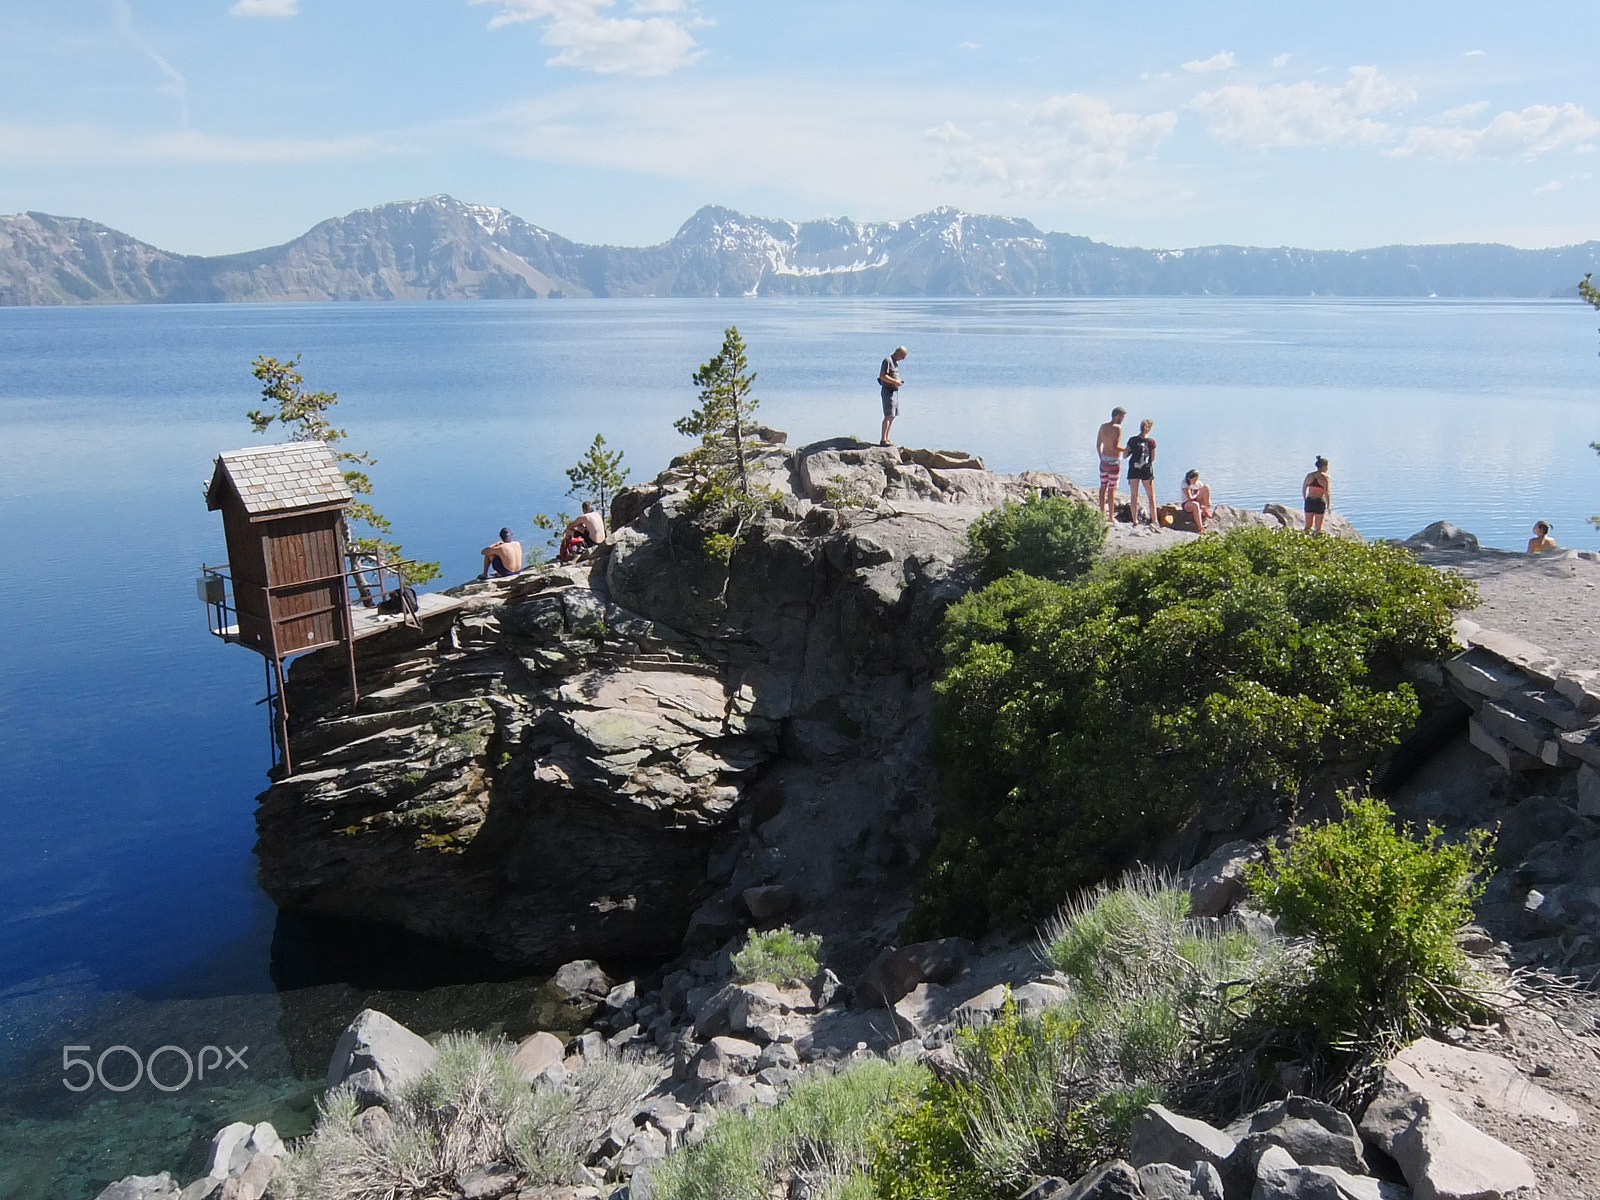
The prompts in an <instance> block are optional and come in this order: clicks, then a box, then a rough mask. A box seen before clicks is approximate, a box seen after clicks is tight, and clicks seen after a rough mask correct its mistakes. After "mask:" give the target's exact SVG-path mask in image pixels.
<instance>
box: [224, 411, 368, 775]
mask: <svg viewBox="0 0 1600 1200" xmlns="http://www.w3.org/2000/svg"><path fill="white" fill-rule="evenodd" d="M353 499H354V496H353V495H352V493H351V491H350V486H349V484H347V483H346V482H345V478H344V475H343V473H342V472H341V471H340V470H339V463H338V460H337V459H336V458H335V457H334V454H333V451H332V450H331V449H329V448H328V446H327V445H326V444H325V443H323V442H314V441H313V442H289V443H286V444H284V445H281V446H253V447H250V448H249V449H245V450H230V451H227V452H226V453H224V454H221V455H219V456H218V457H217V461H216V469H215V471H214V472H213V473H212V476H211V484H210V486H209V487H208V488H207V489H206V507H207V508H209V509H211V510H212V511H213V512H215V511H217V510H219V509H220V510H221V512H222V525H223V530H224V533H225V535H226V537H227V542H228V564H227V566H226V567H225V568H208V569H207V575H206V578H205V579H203V580H202V581H201V583H202V588H205V587H207V586H208V585H211V586H214V587H215V588H216V589H217V590H218V595H217V596H215V597H212V596H210V595H205V596H203V598H205V599H206V600H207V601H208V602H209V603H212V604H213V605H214V606H216V607H217V608H218V611H219V612H223V611H225V610H226V608H227V607H229V605H228V604H227V601H226V600H225V598H224V592H223V589H224V587H225V585H226V583H227V582H229V581H231V584H232V592H233V594H232V597H231V600H232V604H231V607H232V609H233V617H234V619H233V621H232V622H231V623H227V622H225V621H224V622H219V626H220V627H219V628H218V629H216V630H214V632H217V633H219V635H220V636H222V637H224V638H226V639H227V640H228V641H233V642H238V643H239V644H240V645H242V646H247V647H249V648H250V649H252V650H255V651H257V652H258V653H259V654H261V655H262V656H263V657H264V658H266V659H267V661H268V663H269V664H270V666H271V668H272V679H273V682H274V683H275V685H276V688H275V690H276V694H277V704H276V708H277V717H278V720H277V722H276V723H277V724H278V726H279V735H280V740H281V744H282V751H283V757H284V763H285V766H286V767H287V768H288V769H290V770H292V765H291V764H290V763H289V734H288V714H287V711H286V705H285V704H284V702H283V663H284V660H285V659H287V658H289V657H290V656H291V655H294V654H299V653H302V652H303V651H307V650H319V649H321V648H323V647H325V646H337V645H344V646H346V647H347V648H348V649H349V659H350V689H351V693H352V695H354V693H355V686H356V681H355V654H354V636H353V631H352V618H351V611H350V598H349V586H348V578H349V568H348V567H347V565H346V560H345V540H344V513H345V509H346V508H347V507H349V505H350V502H351V501H352V500H353Z"/></svg>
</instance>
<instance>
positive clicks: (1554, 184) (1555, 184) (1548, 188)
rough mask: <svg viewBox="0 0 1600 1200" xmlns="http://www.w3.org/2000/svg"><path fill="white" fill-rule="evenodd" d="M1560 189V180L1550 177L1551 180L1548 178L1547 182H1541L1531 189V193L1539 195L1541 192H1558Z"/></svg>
mask: <svg viewBox="0 0 1600 1200" xmlns="http://www.w3.org/2000/svg"><path fill="white" fill-rule="evenodd" d="M1560 190H1561V180H1559V179H1552V180H1550V182H1549V183H1541V184H1540V185H1539V186H1538V187H1536V188H1534V189H1533V194H1534V195H1535V196H1537V195H1540V194H1541V193H1543V192H1559V191H1560Z"/></svg>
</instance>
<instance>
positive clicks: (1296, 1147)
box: [1234, 1096, 1367, 1175]
mask: <svg viewBox="0 0 1600 1200" xmlns="http://www.w3.org/2000/svg"><path fill="white" fill-rule="evenodd" d="M1269 1145H1270V1146H1281V1147H1282V1148H1283V1149H1285V1150H1287V1151H1288V1152H1289V1153H1290V1154H1291V1155H1293V1157H1294V1160H1295V1162H1296V1163H1298V1164H1300V1165H1301V1166H1324V1167H1338V1168H1339V1169H1341V1170H1344V1171H1349V1172H1351V1173H1352V1174H1357V1175H1360V1174H1365V1173H1366V1169H1367V1164H1366V1159H1365V1157H1364V1156H1363V1154H1362V1146H1361V1138H1360V1136H1359V1135H1358V1134H1357V1133H1356V1127H1355V1123H1354V1122H1352V1121H1351V1120H1350V1118H1349V1117H1347V1116H1345V1114H1344V1113H1342V1112H1340V1111H1339V1110H1338V1109H1337V1108H1334V1107H1333V1106H1332V1105H1331V1104H1323V1103H1321V1102H1319V1101H1316V1100H1311V1099H1308V1098H1307V1097H1305V1096H1290V1097H1289V1098H1288V1099H1287V1100H1280V1101H1278V1102H1277V1103H1275V1104H1268V1105H1266V1106H1265V1107H1263V1108H1259V1109H1257V1110H1256V1111H1255V1112H1253V1113H1251V1114H1250V1117H1249V1120H1248V1122H1247V1123H1246V1124H1245V1126H1244V1130H1243V1132H1242V1135H1241V1136H1240V1138H1239V1145H1238V1149H1237V1150H1235V1152H1234V1153H1235V1154H1246V1155H1252V1156H1253V1155H1255V1154H1259V1153H1260V1149H1259V1148H1260V1147H1264V1146H1269Z"/></svg>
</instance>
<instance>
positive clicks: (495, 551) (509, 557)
mask: <svg viewBox="0 0 1600 1200" xmlns="http://www.w3.org/2000/svg"><path fill="white" fill-rule="evenodd" d="M520 570H522V543H521V542H516V541H512V540H511V530H509V529H502V530H501V531H500V540H499V541H498V542H496V543H495V544H494V545H492V546H485V547H484V548H483V574H482V575H479V576H478V578H479V579H487V578H489V576H490V575H495V576H504V575H515V574H516V573H517V572H518V571H520Z"/></svg>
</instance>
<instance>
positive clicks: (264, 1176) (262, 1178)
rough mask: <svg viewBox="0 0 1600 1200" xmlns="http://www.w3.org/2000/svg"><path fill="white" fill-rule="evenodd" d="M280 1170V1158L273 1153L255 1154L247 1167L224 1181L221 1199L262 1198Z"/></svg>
mask: <svg viewBox="0 0 1600 1200" xmlns="http://www.w3.org/2000/svg"><path fill="white" fill-rule="evenodd" d="M277 1172H278V1159H277V1158H275V1157H274V1156H273V1155H271V1154H260V1153H257V1154H254V1155H252V1156H251V1158H250V1162H249V1164H248V1165H246V1167H245V1169H244V1170H243V1171H241V1172H239V1174H237V1175H234V1176H232V1177H231V1178H229V1179H227V1180H225V1181H224V1182H223V1185H222V1188H221V1190H220V1191H218V1192H217V1196H218V1198H219V1200H261V1197H262V1196H264V1195H266V1194H267V1186H268V1185H269V1184H270V1183H271V1182H272V1177H273V1176H274V1175H276V1174H277Z"/></svg>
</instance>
